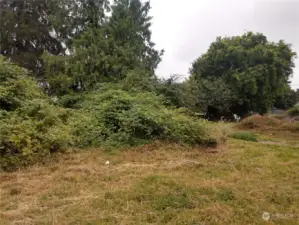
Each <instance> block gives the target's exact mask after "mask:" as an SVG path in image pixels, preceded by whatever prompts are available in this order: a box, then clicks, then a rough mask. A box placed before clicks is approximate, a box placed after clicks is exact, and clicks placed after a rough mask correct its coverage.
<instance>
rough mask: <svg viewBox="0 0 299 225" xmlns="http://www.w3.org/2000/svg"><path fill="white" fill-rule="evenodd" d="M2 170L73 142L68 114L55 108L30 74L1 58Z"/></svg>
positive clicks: (0, 165)
mask: <svg viewBox="0 0 299 225" xmlns="http://www.w3.org/2000/svg"><path fill="white" fill-rule="evenodd" d="M0 76H1V77H0V79H1V85H0V103H1V104H0V167H2V168H5V169H9V168H11V167H18V166H22V165H27V164H30V163H31V162H34V161H36V160H37V159H39V158H41V157H44V156H47V155H49V154H50V153H51V152H55V151H58V150H61V149H63V148H66V147H67V146H68V145H69V144H70V143H71V141H72V137H71V135H70V133H71V132H70V127H69V126H67V121H68V118H69V112H68V111H67V110H66V109H64V108H61V107H58V106H55V104H54V103H53V102H51V100H50V99H49V98H48V97H47V96H46V95H45V94H44V93H43V92H42V90H41V88H39V87H38V86H37V85H36V82H34V81H33V80H32V79H31V78H30V77H29V76H28V74H27V71H26V70H24V69H22V68H19V67H17V66H15V65H13V64H10V63H8V62H5V61H3V58H1V59H0Z"/></svg>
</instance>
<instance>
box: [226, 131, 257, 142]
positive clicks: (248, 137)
mask: <svg viewBox="0 0 299 225" xmlns="http://www.w3.org/2000/svg"><path fill="white" fill-rule="evenodd" d="M231 137H232V138H235V139H239V140H244V141H252V142H257V136H256V135H255V134H253V133H248V132H234V133H232V134H231Z"/></svg>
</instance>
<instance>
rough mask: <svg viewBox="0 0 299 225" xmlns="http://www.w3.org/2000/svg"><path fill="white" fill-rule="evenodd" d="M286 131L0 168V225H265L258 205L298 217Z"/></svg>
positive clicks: (276, 215) (298, 185) (277, 218)
mask: <svg viewBox="0 0 299 225" xmlns="http://www.w3.org/2000/svg"><path fill="white" fill-rule="evenodd" d="M288 134H289V133H285V134H284V133H280V134H279V135H278V134H277V135H276V134H275V133H273V135H271V136H267V135H269V133H259V134H256V135H257V137H258V138H262V140H263V141H266V140H267V138H269V139H268V140H272V141H273V142H274V141H275V143H280V142H281V143H283V144H284V145H278V144H264V143H259V142H247V141H243V140H238V139H234V138H230V139H229V140H228V143H227V144H225V145H222V146H219V147H218V148H217V149H216V151H215V149H204V148H191V147H186V146H185V147H183V146H180V145H173V144H162V143H159V142H155V143H153V144H150V145H146V146H143V147H136V148H133V149H130V150H128V151H123V152H118V153H117V154H107V153H105V152H103V151H86V152H81V153H76V154H75V153H68V154H65V155H62V159H60V160H58V161H56V162H54V161H55V160H53V162H52V163H49V164H47V165H44V166H37V165H36V166H33V167H31V168H27V169H24V170H21V171H17V172H11V173H7V172H3V173H1V174H0V176H1V179H0V190H1V193H0V194H1V201H0V224H3V225H6V224H59V225H60V224H62V225H63V224H91V225H97V224H265V222H264V221H263V219H262V214H263V212H269V213H270V215H271V221H270V222H269V224H285V225H292V224H299V222H298V221H299V208H298V205H299V191H298V190H299V176H298V170H299V163H298V162H299V151H298V147H297V146H295V145H293V144H292V143H294V142H297V140H298V136H294V135H295V134H292V135H293V136H289V135H288ZM270 143H271V142H270ZM290 143H291V144H290ZM106 160H109V161H110V167H107V166H106V165H105V161H106Z"/></svg>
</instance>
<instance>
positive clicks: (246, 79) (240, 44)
mask: <svg viewBox="0 0 299 225" xmlns="http://www.w3.org/2000/svg"><path fill="white" fill-rule="evenodd" d="M295 55H296V54H295V53H294V52H293V51H292V49H291V47H290V45H288V44H286V43H285V42H284V41H279V42H278V43H272V42H268V41H267V38H266V37H265V36H264V35H263V34H260V33H256V34H255V33H252V32H248V33H246V34H244V35H242V36H235V37H225V38H221V37H218V38H217V40H216V41H215V42H213V43H212V44H211V45H210V47H209V49H208V51H207V53H205V54H203V55H202V56H200V57H199V58H198V59H196V60H195V61H194V62H193V64H192V67H191V69H190V73H191V75H192V77H194V79H195V80H196V81H197V82H199V83H200V84H201V85H202V83H204V82H215V80H219V81H220V82H223V83H224V85H225V86H226V88H227V89H228V90H229V92H230V93H232V96H233V97H232V98H231V99H230V101H231V103H230V107H229V108H230V110H232V111H238V112H239V113H247V112H248V111H249V110H250V111H251V110H253V111H256V112H260V113H265V112H267V110H268V109H269V108H271V107H272V106H273V105H274V103H275V99H276V98H277V97H278V96H280V95H281V94H282V93H283V91H284V88H285V86H286V85H287V82H288V80H289V78H290V77H291V75H292V73H293V67H294V62H293V60H294V57H295ZM215 90H216V89H215ZM206 94H209V92H207V93H206ZM219 94H220V95H221V93H219ZM224 94H225V93H223V95H224ZM220 95H218V96H219V97H220ZM227 97H228V98H230V97H229V96H227ZM225 102H226V101H225ZM224 104H226V103H224ZM224 108H227V107H224Z"/></svg>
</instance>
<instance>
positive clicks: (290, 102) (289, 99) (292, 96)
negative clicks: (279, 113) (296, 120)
mask: <svg viewBox="0 0 299 225" xmlns="http://www.w3.org/2000/svg"><path fill="white" fill-rule="evenodd" d="M296 103H297V95H296V91H294V90H292V89H291V88H290V87H289V86H286V89H285V90H284V92H283V93H282V94H281V95H280V96H278V97H277V98H276V99H275V107H277V108H279V109H289V108H291V107H293V106H294V105H295V104H296Z"/></svg>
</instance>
